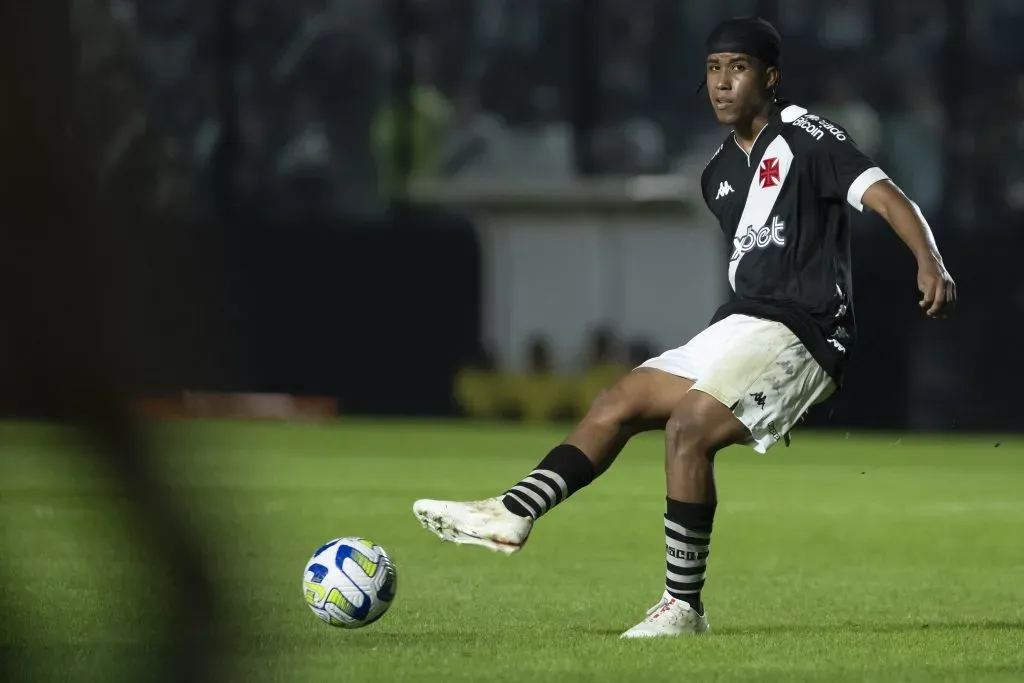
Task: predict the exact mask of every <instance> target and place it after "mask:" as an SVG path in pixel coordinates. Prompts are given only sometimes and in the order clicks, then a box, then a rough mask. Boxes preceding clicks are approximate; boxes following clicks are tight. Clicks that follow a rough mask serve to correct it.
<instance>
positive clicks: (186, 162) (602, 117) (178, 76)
mask: <svg viewBox="0 0 1024 683" xmlns="http://www.w3.org/2000/svg"><path fill="white" fill-rule="evenodd" d="M225 2H226V3H227V4H224V3H225ZM405 4H406V5H408V6H409V7H411V8H412V11H413V14H414V22H413V23H412V24H411V33H412V40H410V41H404V44H405V46H406V47H408V49H409V50H411V51H412V52H413V60H414V63H415V74H414V75H415V82H414V83H412V84H410V87H411V99H412V103H413V107H414V111H415V121H414V126H413V130H414V135H413V140H414V143H413V153H412V173H413V175H414V177H474V178H479V177H488V178H516V177H522V176H524V175H527V174H528V175H529V176H530V177H533V178H537V177H545V178H553V179H562V178H567V177H571V176H572V175H574V174H575V173H576V172H577V163H576V157H575V151H574V145H573V130H574V127H576V128H578V127H579V125H580V121H579V120H578V119H579V111H580V109H579V106H578V103H579V97H580V95H579V92H578V89H579V88H580V87H581V86H580V79H579V77H578V76H579V72H578V71H577V70H576V69H577V66H576V61H575V58H574V50H575V45H576V43H575V42H574V39H573V36H574V35H575V24H574V22H576V21H577V14H576V13H574V10H573V8H574V7H575V6H576V3H575V2H571V1H569V0H473V1H470V2H467V1H465V0H429V1H426V0H409V2H407V3H405ZM588 4H589V9H590V11H591V12H592V13H593V19H592V21H593V22H594V23H593V24H592V25H593V27H594V37H593V43H594V44H595V45H596V46H597V50H596V53H595V55H594V56H593V66H594V76H593V85H594V87H593V89H592V90H591V91H588V93H587V94H586V97H588V98H589V100H588V101H587V107H586V109H587V117H588V121H587V122H586V123H587V126H586V128H587V134H588V144H587V146H586V147H587V150H588V154H589V161H590V163H589V167H590V168H591V169H592V170H593V171H594V172H597V173H600V174H635V173H665V172H672V171H673V170H677V169H685V168H687V167H693V166H698V165H700V164H702V163H703V162H704V160H705V159H706V157H707V156H708V153H709V151H711V150H713V149H714V147H716V146H717V144H718V141H719V140H720V138H721V132H720V131H719V130H718V129H717V128H716V127H714V125H713V120H712V117H711V116H710V115H709V113H708V111H706V109H705V108H704V107H703V106H702V105H703V104H704V100H703V99H702V97H701V96H695V94H694V91H695V89H696V86H697V85H698V84H699V82H700V78H701V75H702V58H703V54H702V50H703V38H704V35H705V33H706V31H707V29H708V28H709V27H710V26H711V25H712V24H713V23H714V22H715V21H717V20H718V19H719V18H720V16H724V15H728V14H731V15H741V14H744V13H751V12H754V11H761V12H762V13H765V14H767V15H768V16H774V18H775V21H776V23H777V25H778V27H779V29H780V30H781V31H782V33H783V34H784V36H785V39H786V45H785V62H784V70H785V74H786V78H785V82H784V86H783V91H784V95H785V96H787V97H788V98H790V99H793V100H794V101H797V102H799V103H801V104H804V105H810V106H812V107H814V108H816V109H818V110H819V112H820V113H822V114H824V115H826V116H830V117H832V118H833V119H835V120H836V121H838V122H839V123H841V124H842V125H844V126H846V127H847V128H848V129H849V130H850V131H851V132H852V133H853V135H854V137H855V139H856V140H857V141H858V142H859V144H860V145H861V146H862V147H863V148H864V149H865V150H866V151H868V152H869V153H871V154H874V155H877V156H878V158H879V160H880V161H881V162H882V163H883V164H884V165H885V166H886V167H887V168H888V169H889V170H890V173H891V174H892V175H893V176H894V177H895V178H896V179H897V180H898V181H899V182H900V183H901V184H902V185H903V186H904V187H905V188H906V189H907V190H908V192H909V193H910V194H912V195H913V196H914V197H915V199H916V200H917V201H918V202H919V203H920V204H921V205H922V207H923V208H924V209H925V210H926V211H929V212H932V213H934V212H935V211H937V210H938V209H940V208H944V209H948V210H949V211H952V212H953V214H952V215H955V216H956V217H957V218H958V220H957V221H956V224H958V225H961V226H964V227H965V228H969V229H977V230H998V229H999V228H1000V226H1005V225H1007V219H1009V218H1018V219H1019V217H1020V215H1021V212H1022V211H1024V52H1022V51H1021V50H1019V49H1017V44H1016V41H1017V39H1018V38H1017V37H1018V36H1020V35H1021V34H1022V31H1024V5H1022V4H1021V3H1019V2H1016V1H1015V0H977V1H976V2H975V1H972V2H970V3H969V4H967V5H966V7H964V10H963V11H964V13H965V15H966V16H965V17H964V18H965V19H966V25H965V26H961V25H960V22H955V23H956V25H951V24H953V23H954V22H953V21H951V20H950V19H949V18H947V17H948V16H949V15H948V13H945V12H943V11H941V10H939V7H940V6H941V5H942V3H936V2H934V0H901V1H900V2H884V1H882V0H778V1H777V2H767V3H766V2H763V1H762V2H757V1H756V0H727V1H723V2H719V3H717V7H716V11H715V12H708V11H707V7H706V3H703V2H699V1H694V2H680V1H678V0H592V1H591V2H590V3H588ZM394 5H395V3H389V2H384V1H382V0H290V1H288V2H285V1H284V0H219V1H218V2H209V1H207V0H161V1H160V2H145V1H141V0H80V2H78V12H77V17H76V22H77V23H78V24H79V25H80V26H83V27H84V28H86V30H85V31H83V32H82V33H83V36H84V38H83V58H84V59H83V64H84V68H86V69H88V70H90V71H92V72H94V73H96V74H101V75H102V79H103V81H104V83H105V85H106V87H107V88H109V89H110V90H111V91H112V92H114V93H116V96H117V97H118V98H119V99H120V100H121V101H123V102H126V103H131V106H130V107H125V109H124V112H123V116H122V120H121V121H120V125H119V126H118V127H116V129H114V130H111V131H110V135H109V138H108V146H107V150H106V151H107V154H106V158H105V159H106V169H107V172H108V173H109V174H110V175H111V176H112V177H121V178H124V179H131V180H132V181H133V182H136V183H140V185H141V187H140V189H142V190H144V194H145V195H146V198H147V201H148V202H149V203H150V205H151V206H152V207H154V208H159V209H161V210H172V211H174V212H177V213H180V214H184V215H203V214H204V213H208V212H211V211H213V210H214V209H215V206H216V204H217V202H218V201H219V198H218V197H217V196H215V195H216V192H217V188H218V187H219V185H217V184H216V183H211V182H210V174H211V172H212V171H211V164H212V162H213V160H214V159H215V156H216V152H217V150H218V145H219V143H220V141H221V140H220V138H221V136H222V135H225V125H226V123H227V124H228V125H229V126H230V127H231V131H230V133H231V134H232V135H233V136H236V137H233V142H234V144H233V146H232V149H233V151H232V153H231V159H230V161H229V163H230V166H231V174H230V175H231V177H232V179H233V187H234V190H235V193H236V194H235V202H236V204H237V205H238V206H239V207H240V208H242V209H244V210H251V211H253V212H258V213H259V214H260V215H263V216H266V215H273V216H275V217H279V218H282V219H287V218H293V217H296V216H302V217H310V218H312V217H323V216H351V215H356V216H359V215H373V214H374V213H375V212H379V211H381V210H382V207H383V205H384V202H383V198H385V197H387V196H388V193H389V191H391V190H392V189H394V188H393V181H394V178H395V173H394V172H393V163H392V160H393V159H394V153H393V144H394V135H393V128H392V126H391V125H390V124H391V120H392V117H393V116H394V107H393V106H392V105H393V101H394V99H393V96H394V94H395V92H396V84H395V82H394V76H395V73H396V65H397V56H398V54H399V50H398V49H397V48H396V40H395V31H394V29H395V21H394V19H395V18H394V16H393V15H392V9H393V7H394ZM960 29H964V30H960ZM954 33H955V34H957V35H954ZM961 34H962V35H961ZM957 38H959V39H960V41H961V42H960V44H959V47H955V46H954V47H951V42H956V40H955V39H957ZM225 83H230V84H232V85H233V92H232V93H231V96H232V101H231V105H230V106H231V109H230V111H231V112H234V114H235V115H234V116H230V115H229V117H225V115H224V113H225V101H226V100H225V97H224V94H223V93H221V92H219V91H220V90H221V88H222V86H223V85H224V84H225ZM399 87H401V86H399ZM225 118H232V119H236V121H235V122H230V121H227V122H226V121H225ZM143 137H149V138H150V140H152V141H154V142H155V143H156V144H154V145H153V146H152V151H148V152H146V153H145V154H144V155H143V158H138V157H137V156H135V155H133V154H132V151H133V150H134V149H143V147H141V146H137V145H135V143H136V142H137V141H138V140H139V139H141V138H143ZM147 149H148V148H147ZM951 163H955V167H951V166H950V164H951ZM968 178H969V179H971V181H972V182H968V183H965V182H963V180H964V179H968ZM144 181H148V182H144ZM943 202H947V204H946V205H944V206H943Z"/></svg>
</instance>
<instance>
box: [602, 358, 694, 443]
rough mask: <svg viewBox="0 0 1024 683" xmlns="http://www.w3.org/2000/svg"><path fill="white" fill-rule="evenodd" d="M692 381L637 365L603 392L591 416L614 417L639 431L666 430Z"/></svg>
mask: <svg viewBox="0 0 1024 683" xmlns="http://www.w3.org/2000/svg"><path fill="white" fill-rule="evenodd" d="M692 386H693V380H690V379H687V378H685V377H679V376H677V375H673V374H670V373H668V372H664V371H662V370H656V369H653V368H645V367H640V368H636V369H635V370H633V371H632V372H630V373H629V374H627V375H626V376H625V377H623V378H622V379H620V380H619V381H618V382H616V383H615V385H614V386H612V387H611V388H609V389H607V390H606V391H603V392H601V395H600V396H598V398H597V400H596V401H595V402H594V406H593V408H592V409H591V413H592V415H595V416H596V417H599V418H600V417H601V413H605V414H609V413H610V414H613V415H611V417H613V418H614V419H616V420H617V421H620V422H626V423H629V424H630V425H631V426H633V427H634V428H635V429H636V430H637V431H647V430H651V429H663V428H664V426H665V422H666V421H667V420H668V418H669V416H670V415H671V414H672V410H673V408H675V406H676V405H678V404H679V402H680V401H681V400H682V399H683V397H685V396H686V394H687V392H688V391H689V390H690V388H691V387H692Z"/></svg>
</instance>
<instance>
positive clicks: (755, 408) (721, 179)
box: [413, 18, 956, 638]
mask: <svg viewBox="0 0 1024 683" xmlns="http://www.w3.org/2000/svg"><path fill="white" fill-rule="evenodd" d="M781 43H782V41H781V38H780V36H779V34H778V32H777V31H776V30H775V28H774V27H772V25H771V24H769V23H768V22H766V21H764V20H762V19H756V18H753V19H732V20H728V21H725V22H723V23H721V24H719V25H718V26H717V27H716V28H715V29H714V30H713V31H712V32H711V34H710V36H709V37H708V40H707V61H706V64H705V75H706V85H707V89H708V94H709V96H710V100H711V106H712V109H713V110H714V112H715V116H716V117H717V118H718V121H719V122H720V123H723V124H726V125H728V126H730V127H731V128H732V132H731V133H730V134H729V136H728V137H727V139H726V140H725V142H724V143H723V144H722V145H721V147H719V149H718V151H717V152H716V153H715V154H714V156H713V157H712V159H711V161H710V162H709V163H708V165H707V167H706V168H705V169H704V172H703V174H702V176H701V189H702V191H703V195H704V201H705V203H706V204H707V206H708V208H709V209H710V210H711V212H712V213H713V214H714V215H715V217H716V218H717V219H718V221H719V223H720V224H721V228H722V231H723V232H724V233H725V235H726V237H727V238H728V239H730V240H731V242H732V245H733V249H732V255H731V257H730V259H729V271H728V273H729V274H728V278H729V284H730V286H731V288H732V291H733V295H732V296H731V298H730V300H729V301H728V302H727V303H725V304H724V305H723V306H722V307H721V308H720V309H719V310H718V312H717V313H716V314H715V316H714V318H713V319H712V321H711V325H710V326H709V327H708V328H707V329H705V330H704V331H702V332H701V333H699V334H698V335H697V336H695V337H694V338H693V339H691V340H690V341H689V342H688V343H687V344H685V345H684V346H681V347H679V348H677V349H671V350H669V351H666V352H665V353H664V354H662V355H661V356H658V357H656V358H653V359H651V360H649V361H647V362H646V363H644V364H643V365H641V366H640V367H639V368H637V369H635V370H633V371H632V372H631V373H629V374H628V375H627V376H626V377H624V378H623V379H621V380H620V381H619V382H618V383H617V384H616V385H615V386H613V387H611V388H609V389H607V390H606V391H604V392H602V393H601V395H600V396H599V397H598V398H597V399H596V400H595V401H594V404H593V406H592V407H591V409H590V410H589V412H588V413H587V415H586V416H585V417H584V418H583V420H582V421H581V422H580V423H579V424H578V425H577V426H576V427H575V429H573V431H572V432H571V433H570V434H569V436H568V438H566V439H565V441H564V442H563V443H561V444H559V445H557V446H555V447H554V449H552V450H551V452H550V453H548V455H547V457H545V458H544V459H543V460H542V461H541V462H540V464H539V465H537V467H536V469H534V470H533V471H531V472H530V473H529V474H527V475H526V477H524V478H523V479H522V480H521V481H519V482H518V483H516V484H515V485H514V486H512V487H511V488H509V489H508V490H507V491H506V492H505V493H504V494H502V495H500V496H497V497H494V498H490V499H486V500H480V501H472V502H452V501H436V500H419V501H416V503H415V504H414V506H413V510H414V512H415V514H416V516H417V517H418V518H419V520H420V521H421V523H422V524H423V525H424V526H425V527H426V528H427V529H429V530H431V531H432V532H434V533H435V534H436V535H438V536H440V537H441V538H442V539H444V540H449V541H454V542H456V543H468V544H474V545H480V546H484V547H487V548H491V549H493V550H497V551H500V552H504V553H514V552H516V551H518V550H519V549H521V548H522V547H523V544H524V543H526V540H527V538H528V537H529V535H530V531H531V530H532V528H533V525H534V523H535V522H536V521H537V520H538V519H539V518H540V517H541V516H542V515H544V514H546V513H548V512H550V511H551V509H552V508H554V507H555V506H556V505H558V504H560V503H563V502H564V501H565V500H566V499H568V498H569V496H571V495H572V494H573V493H574V492H576V491H578V490H580V489H581V488H583V487H584V486H587V485H588V484H590V483H591V482H592V481H593V480H594V478H595V477H597V476H598V475H600V474H602V473H603V472H604V471H605V470H607V469H608V467H609V466H610V465H611V464H612V462H613V461H614V459H615V458H616V456H617V455H618V454H619V452H620V451H621V450H622V448H623V446H624V445H625V444H626V442H627V441H628V440H629V439H630V438H631V437H632V436H633V435H635V434H637V433H639V432H642V431H645V430H650V429H658V428H661V429H664V430H665V476H666V489H667V501H666V502H667V509H666V513H665V520H664V522H665V549H666V580H665V588H664V593H663V595H662V597H661V600H660V601H659V602H658V603H657V604H656V605H655V606H654V607H652V608H651V609H650V610H649V611H648V613H647V617H646V618H644V619H643V620H642V621H641V622H640V623H638V624H637V625H636V626H634V627H633V628H631V629H629V630H628V631H626V632H625V633H623V634H622V637H624V638H642V637H654V636H678V635H685V634H698V633H705V632H707V631H708V630H709V625H708V620H707V616H706V615H705V612H704V605H703V603H702V602H701V589H702V588H703V586H704V581H705V572H706V568H707V559H708V553H709V548H710V541H711V532H712V524H713V521H714V518H715V508H716V504H717V495H716V492H715V479H714V459H715V454H716V453H718V451H720V450H721V449H723V448H725V447H727V446H729V445H733V444H748V445H750V446H752V447H753V448H754V450H756V451H757V452H759V453H766V452H767V451H768V449H769V448H771V447H772V446H773V445H774V444H776V443H777V442H778V441H780V440H786V441H787V442H788V439H789V432H790V430H791V429H792V428H793V426H794V425H795V424H796V423H797V421H798V420H799V419H800V418H801V417H802V416H803V415H804V414H805V412H806V411H807V410H808V409H809V408H810V407H811V406H813V405H815V404H818V403H820V402H822V401H824V400H825V399H827V398H828V397H829V396H830V395H831V394H832V392H833V391H834V390H835V389H836V388H837V387H838V386H840V384H841V382H842V378H843V371H844V369H845V367H846V365H847V361H848V359H849V354H850V351H851V349H852V348H853V346H854V344H855V340H856V329H855V323H854V314H853V301H852V278H851V272H850V270H851V269H850V214H849V209H850V208H851V207H852V208H853V209H856V210H857V211H863V209H864V207H868V208H869V209H871V210H873V211H875V212H877V213H878V214H879V215H881V216H882V217H883V218H884V219H885V220H886V221H887V222H888V223H889V225H890V226H892V228H893V230H895V231H896V233H897V234H898V235H899V237H900V238H902V240H903V242H904V243H906V245H907V247H909V248H910V250H911V252H912V253H913V254H914V256H915V258H916V259H917V285H918V288H919V289H920V291H921V299H920V302H919V305H920V307H921V309H922V310H923V311H924V312H925V313H926V314H927V315H929V316H940V315H942V314H945V313H946V312H948V311H949V310H950V309H951V307H952V305H953V303H954V301H955V299H956V290H955V285H954V283H953V280H952V278H951V277H950V275H949V273H948V272H947V270H946V268H945V266H944V264H943V259H942V256H941V255H940V254H939V250H938V247H937V246H936V244H935V239H934V237H933V236H932V232H931V229H930V228H929V226H928V223H927V222H926V220H925V218H924V216H923V215H922V214H921V211H920V210H919V208H918V206H917V205H916V204H915V203H914V202H912V201H911V200H910V199H908V198H907V197H906V195H904V193H903V192H902V191H900V189H899V188H898V187H896V185H894V184H893V183H892V181H891V180H889V178H888V176H887V175H886V174H885V172H884V171H882V170H881V169H880V168H879V167H878V166H877V165H876V164H875V163H874V162H872V161H871V159H869V158H867V157H866V156H865V155H864V154H862V153H861V152H860V151H859V150H858V149H857V147H856V146H855V144H854V141H853V140H852V139H851V138H850V135H849V134H848V133H847V132H846V131H845V130H844V129H843V128H841V127H840V126H838V125H836V124H835V123H832V122H831V121H827V120H825V119H823V118H821V117H819V116H816V115H814V114H812V113H810V112H808V111H807V110H806V109H804V108H802V107H799V106H796V105H794V104H789V103H786V102H783V101H781V100H780V99H779V98H778V97H777V91H778V88H779V83H780V78H781V70H780V57H781ZM684 295H685V293H684Z"/></svg>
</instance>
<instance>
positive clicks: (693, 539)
mask: <svg viewBox="0 0 1024 683" xmlns="http://www.w3.org/2000/svg"><path fill="white" fill-rule="evenodd" d="M665 500H666V501H667V503H668V510H667V512H666V514H665V555H666V572H665V590H666V591H668V594H669V595H671V596H672V597H673V598H675V599H676V600H682V601H683V602H687V603H689V604H690V607H693V609H695V610H697V613H698V614H704V605H703V604H702V603H701V601H700V592H701V589H702V588H704V576H705V572H706V571H707V563H708V552H709V547H710V545H711V526H712V524H713V523H714V519H715V506H714V505H713V504H709V503H681V502H679V501H678V500H672V499H671V498H666V499H665Z"/></svg>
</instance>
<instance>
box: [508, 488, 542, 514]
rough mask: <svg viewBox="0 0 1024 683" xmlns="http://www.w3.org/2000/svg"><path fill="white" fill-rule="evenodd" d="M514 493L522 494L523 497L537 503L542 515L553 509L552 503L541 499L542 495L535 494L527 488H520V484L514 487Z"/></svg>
mask: <svg viewBox="0 0 1024 683" xmlns="http://www.w3.org/2000/svg"><path fill="white" fill-rule="evenodd" d="M512 491H516V492H518V493H522V494H523V495H526V496H529V497H530V498H531V499H532V500H533V501H534V502H535V503H537V507H539V508H540V512H541V514H544V513H545V512H547V511H548V508H549V507H551V503H550V501H547V500H544V499H543V498H541V497H540V495H538V494H537V493H534V492H533V491H531V490H530V489H528V488H526V487H525V486H520V485H519V484H516V485H515V486H513V487H512Z"/></svg>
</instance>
